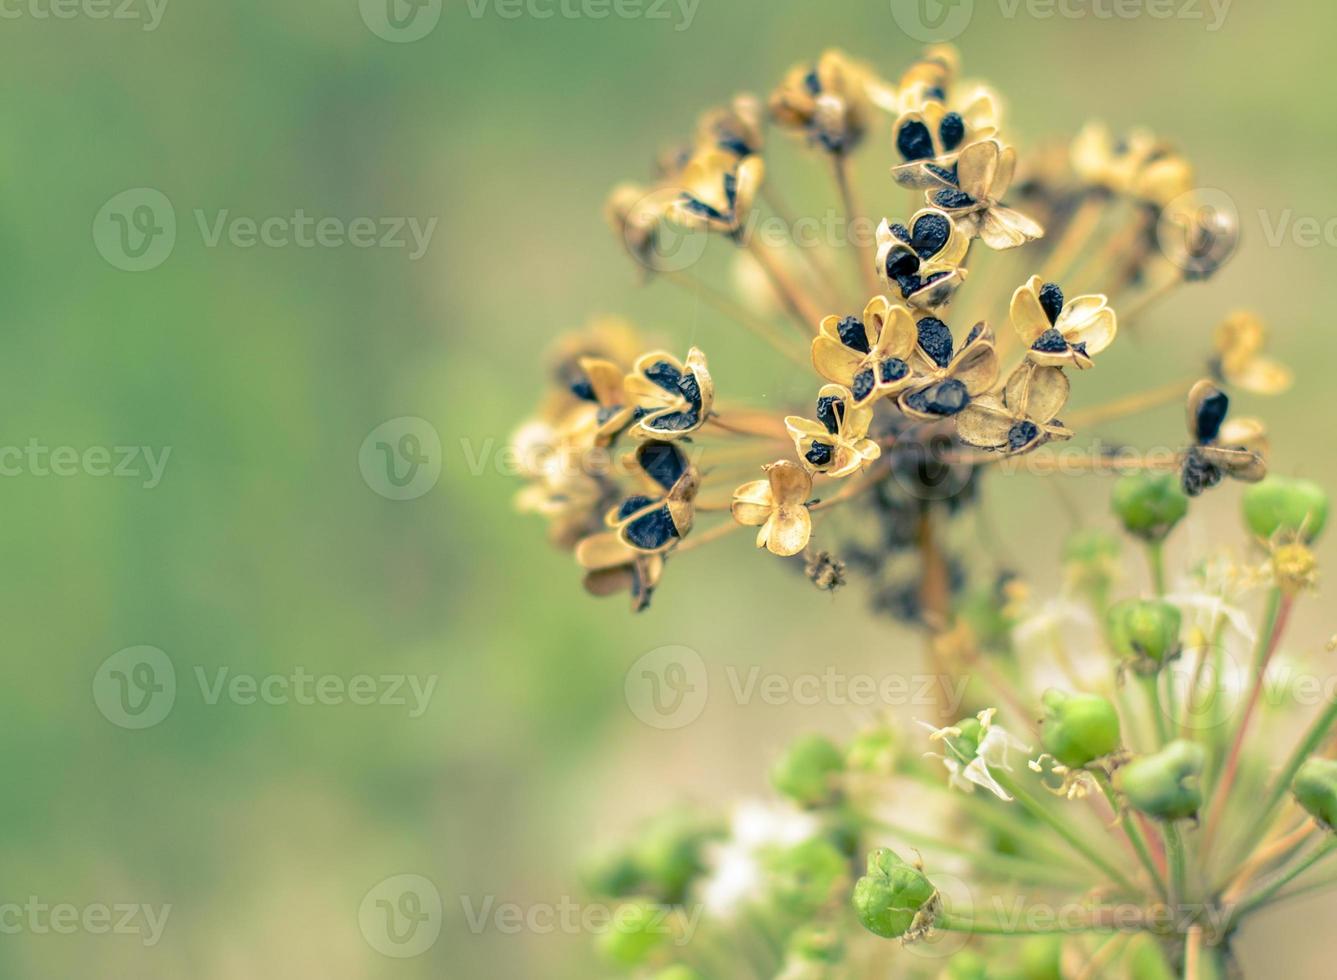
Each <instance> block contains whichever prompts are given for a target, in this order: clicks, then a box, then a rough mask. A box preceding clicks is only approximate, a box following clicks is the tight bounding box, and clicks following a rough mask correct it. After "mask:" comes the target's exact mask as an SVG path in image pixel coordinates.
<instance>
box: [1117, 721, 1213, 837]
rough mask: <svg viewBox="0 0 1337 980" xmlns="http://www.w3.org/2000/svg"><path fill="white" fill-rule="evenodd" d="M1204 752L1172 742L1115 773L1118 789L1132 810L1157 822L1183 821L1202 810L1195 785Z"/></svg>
mask: <svg viewBox="0 0 1337 980" xmlns="http://www.w3.org/2000/svg"><path fill="white" fill-rule="evenodd" d="M1206 764H1207V751H1206V749H1204V748H1203V747H1202V746H1201V745H1199V744H1198V743H1197V742H1187V741H1184V740H1183V739H1176V740H1175V741H1173V742H1171V743H1170V744H1169V745H1167V746H1166V747H1165V748H1163V749H1161V750H1160V751H1159V752H1156V753H1153V754H1152V755H1146V756H1142V757H1141V758H1138V759H1134V760H1133V761H1132V762H1130V763H1128V764H1127V765H1126V766H1124V767H1122V768H1121V769H1120V770H1119V773H1118V781H1119V788H1120V789H1122V790H1123V793H1124V796H1125V797H1127V799H1128V803H1129V805H1130V806H1132V808H1133V809H1135V810H1139V811H1141V812H1142V813H1145V814H1146V815H1147V816H1149V817H1155V818H1156V819H1157V820H1185V819H1187V818H1189V817H1192V816H1195V815H1196V814H1197V812H1198V808H1199V807H1200V806H1202V787H1201V786H1200V785H1199V784H1198V780H1199V778H1200V777H1201V776H1202V770H1203V767H1204V766H1205V765H1206Z"/></svg>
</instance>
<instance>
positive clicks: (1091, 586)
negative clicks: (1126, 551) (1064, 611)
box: [1063, 528, 1123, 595]
mask: <svg viewBox="0 0 1337 980" xmlns="http://www.w3.org/2000/svg"><path fill="white" fill-rule="evenodd" d="M1122 552H1123V542H1122V541H1120V540H1119V538H1118V537H1117V536H1116V535H1113V534H1111V533H1110V532H1108V531H1102V530H1100V529H1099V528H1087V529H1084V530H1081V531H1075V532H1073V533H1072V534H1070V535H1069V536H1068V540H1067V541H1065V542H1064V543H1063V564H1064V568H1065V570H1066V572H1067V576H1068V581H1069V582H1071V583H1072V586H1073V587H1074V588H1075V589H1077V590H1078V591H1080V592H1085V593H1089V594H1095V595H1103V594H1105V593H1106V592H1107V591H1109V588H1110V586H1111V585H1112V584H1113V582H1114V580H1115V578H1116V577H1117V576H1118V574H1119V558H1120V556H1121V554H1122Z"/></svg>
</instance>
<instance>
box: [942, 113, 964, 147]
mask: <svg viewBox="0 0 1337 980" xmlns="http://www.w3.org/2000/svg"><path fill="white" fill-rule="evenodd" d="M938 138H939V139H941V140H942V148H943V149H944V150H946V151H947V152H948V153H950V152H952V150H955V149H956V148H957V147H958V146H960V145H961V141H962V140H963V139H965V138H966V121H965V120H964V119H962V118H961V115H960V113H956V112H949V113H947V115H945V116H943V117H942V122H941V123H939V124H938Z"/></svg>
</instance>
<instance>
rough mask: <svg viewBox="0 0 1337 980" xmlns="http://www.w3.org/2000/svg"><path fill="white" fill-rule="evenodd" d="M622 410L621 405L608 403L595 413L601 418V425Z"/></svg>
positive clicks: (596, 416)
mask: <svg viewBox="0 0 1337 980" xmlns="http://www.w3.org/2000/svg"><path fill="white" fill-rule="evenodd" d="M620 411H622V406H621V405H607V406H604V407H601V408H600V409H599V411H598V412H596V413H595V415H594V417H595V418H596V419H598V420H599V424H600V425H603V424H604V423H605V422H607V421H608V420H609V419H611V418H612V417H613V416H614V415H616V414H617V413H618V412H620Z"/></svg>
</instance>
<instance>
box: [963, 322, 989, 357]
mask: <svg viewBox="0 0 1337 980" xmlns="http://www.w3.org/2000/svg"><path fill="white" fill-rule="evenodd" d="M982 333H984V324H983V323H982V322H981V323H977V324H975V325H974V326H973V327H971V328H970V333H968V334H966V342H965V343H964V344H962V345H961V349H962V350H965V349H966V348H967V347H969V346H970V345H971V344H973V343H974V342H975V340H976V339H977V338H978V337H979V335H980V334H982Z"/></svg>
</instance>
